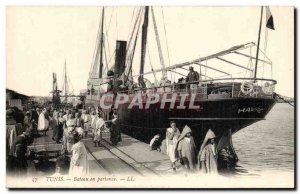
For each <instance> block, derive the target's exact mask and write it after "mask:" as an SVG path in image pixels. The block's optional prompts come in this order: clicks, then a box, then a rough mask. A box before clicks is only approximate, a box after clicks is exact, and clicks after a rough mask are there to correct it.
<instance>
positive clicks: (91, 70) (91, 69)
mask: <svg viewBox="0 0 300 194" xmlns="http://www.w3.org/2000/svg"><path fill="white" fill-rule="evenodd" d="M99 20H100V22H99V27H98V33H97V38H96V44H95V48H94V54H93V60H92V64H91V68H90V73H92V72H93V71H94V70H95V67H94V65H95V60H96V58H95V57H96V56H97V53H98V47H99V43H98V41H99V34H100V28H101V14H100V19H99ZM95 54H96V56H95Z"/></svg>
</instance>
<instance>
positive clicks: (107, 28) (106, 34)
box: [105, 8, 115, 56]
mask: <svg viewBox="0 0 300 194" xmlns="http://www.w3.org/2000/svg"><path fill="white" fill-rule="evenodd" d="M114 10H115V9H114V8H113V10H112V12H111V14H110V19H109V23H108V27H107V24H106V22H105V27H106V30H105V37H106V40H107V41H106V43H107V51H108V56H111V55H110V46H109V40H108V32H109V29H110V24H111V19H112V16H113V13H114Z"/></svg>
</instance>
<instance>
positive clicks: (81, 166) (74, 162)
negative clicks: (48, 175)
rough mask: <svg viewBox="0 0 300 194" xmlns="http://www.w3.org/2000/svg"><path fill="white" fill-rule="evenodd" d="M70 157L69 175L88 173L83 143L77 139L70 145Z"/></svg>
mask: <svg viewBox="0 0 300 194" xmlns="http://www.w3.org/2000/svg"><path fill="white" fill-rule="evenodd" d="M71 150H72V157H71V162H70V170H69V175H70V176H86V175H88V173H89V161H88V158H87V150H86V148H85V146H84V144H83V143H82V142H81V141H79V142H77V143H75V144H74V145H73V146H72V149H71Z"/></svg>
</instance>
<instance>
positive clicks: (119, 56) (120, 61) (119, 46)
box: [114, 40, 127, 89]
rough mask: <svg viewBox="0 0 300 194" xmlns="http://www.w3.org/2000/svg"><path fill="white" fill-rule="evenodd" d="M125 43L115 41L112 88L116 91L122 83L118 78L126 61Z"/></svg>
mask: <svg viewBox="0 0 300 194" xmlns="http://www.w3.org/2000/svg"><path fill="white" fill-rule="evenodd" d="M126 46H127V42H126V41H121V40H117V43H116V58H115V70H114V80H115V83H114V86H115V87H114V88H115V89H117V88H118V87H119V86H120V85H121V84H122V83H121V80H120V81H118V79H120V76H121V75H122V74H123V72H124V71H125V61H126Z"/></svg>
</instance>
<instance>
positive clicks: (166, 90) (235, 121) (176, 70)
mask: <svg viewBox="0 0 300 194" xmlns="http://www.w3.org/2000/svg"><path fill="white" fill-rule="evenodd" d="M105 9H106V8H102V12H101V16H102V17H101V21H100V25H99V30H98V37H97V42H96V49H95V53H94V58H93V62H92V68H91V72H90V74H89V79H88V83H87V87H88V93H87V94H86V99H85V106H86V107H88V106H94V107H99V102H100V99H101V97H102V96H103V95H105V94H107V93H111V94H113V95H114V96H116V95H117V94H118V93H122V94H128V95H129V101H128V102H126V103H123V104H120V105H119V106H118V107H113V106H111V107H110V108H108V109H103V108H102V111H103V112H104V113H105V115H106V116H107V119H109V118H108V117H109V116H108V115H109V113H110V111H111V109H113V108H116V110H117V114H118V118H119V121H120V127H121V130H122V132H123V133H125V134H128V135H130V136H132V137H135V138H137V139H139V140H141V141H143V142H146V143H149V142H150V140H151V138H152V137H153V136H154V135H156V134H160V135H161V136H162V137H164V136H165V132H166V128H167V127H169V125H170V124H169V123H170V121H175V122H176V124H177V127H178V128H179V129H180V130H182V129H183V127H184V126H185V125H188V126H189V127H190V128H191V129H192V133H193V136H194V139H195V143H196V146H197V147H199V146H200V145H201V142H202V141H203V139H204V136H205V134H206V132H207V130H208V129H211V130H212V131H213V132H214V133H215V134H216V136H217V141H218V142H219V145H218V148H219V149H221V148H222V147H224V146H230V147H232V143H231V137H232V134H234V133H237V132H238V131H239V130H241V129H243V128H245V127H247V126H249V125H251V124H253V123H255V122H258V121H261V120H264V119H265V117H266V115H267V114H268V113H269V111H270V110H271V109H272V107H273V106H274V104H275V97H274V89H275V85H276V80H273V79H271V78H258V77H257V72H258V71H259V68H258V67H261V66H263V65H272V62H271V60H270V59H269V58H268V57H267V56H266V55H265V53H264V52H262V51H261V50H260V49H259V41H258V43H257V44H256V43H254V42H249V43H246V44H241V45H237V46H233V47H231V48H228V49H226V50H223V51H220V52H216V53H214V54H212V55H209V56H204V57H200V58H196V59H194V60H190V61H188V62H183V63H177V64H173V65H169V66H166V65H165V64H164V60H163V59H164V58H163V55H162V49H161V48H162V45H161V42H160V35H159V33H158V30H157V28H158V25H157V21H156V15H155V12H154V9H153V8H152V7H148V6H146V7H141V8H135V14H134V16H136V17H135V18H134V20H133V21H134V22H133V25H132V26H133V28H132V29H131V35H130V36H129V39H128V40H127V41H124V40H123V41H120V40H117V41H116V47H115V55H114V58H115V61H114V64H113V65H112V66H111V67H108V64H107V61H108V60H107V58H106V55H107V53H106V52H107V49H106V47H105V45H106V44H105V41H107V39H105V36H106V35H107V34H106V33H105V25H104V24H105ZM262 9H263V8H262ZM262 14H263V13H262ZM150 19H151V21H152V22H151V23H152V24H153V26H154V27H153V28H154V33H155V37H156V41H157V42H156V43H157V50H156V52H158V54H159V57H160V62H161V68H159V69H153V68H152V65H151V64H150V65H151V71H149V72H145V71H144V67H145V64H146V63H145V60H146V55H147V49H148V47H147V44H148V41H147V37H148V25H149V20H150ZM262 27H263V26H262V25H261V26H260V31H261V28H262ZM259 37H260V32H259ZM137 45H140V49H141V51H140V52H138V51H136V48H137ZM252 49H253V50H255V51H257V53H256V57H255V56H252V55H251V54H249V53H251V52H249V51H250V50H252ZM137 53H138V54H140V59H139V60H140V71H139V73H138V74H137V75H133V71H132V69H133V58H134V57H135V56H136V55H137ZM227 56H231V57H230V59H229V58H227ZM259 56H260V57H259ZM235 57H236V58H241V59H243V61H245V60H247V64H246V65H245V64H240V63H239V62H235V61H233V59H234V58H235ZM208 61H209V63H208ZM214 62H216V63H217V62H218V63H222V65H228V66H232V68H236V69H240V70H241V71H243V72H244V76H237V77H235V76H234V74H231V73H230V72H228V71H225V70H223V69H220V68H216V67H214V66H212V65H210V64H212V63H214ZM105 64H106V65H105ZM254 64H255V65H254ZM148 65H149V64H148ZM190 66H193V67H198V68H197V70H198V69H199V70H200V71H197V70H196V71H197V72H198V73H199V74H200V80H199V81H196V82H192V83H186V82H185V81H184V79H181V80H179V81H178V82H177V80H176V82H175V81H174V80H173V81H169V80H170V78H169V77H168V74H170V73H172V75H177V76H183V77H186V76H187V73H188V69H189V67H190ZM104 69H105V70H104ZM194 69H196V68H194ZM228 69H230V68H228ZM208 72H210V73H208ZM157 73H161V74H162V78H161V80H160V81H157V79H156V76H157ZM216 74H218V75H221V76H219V77H216V76H215V75H216ZM146 76H153V77H154V79H152V80H155V81H152V82H151V81H150V80H151V78H146ZM190 84H196V85H197V88H196V89H193V90H191V89H190ZM154 93H156V94H158V95H159V97H160V98H159V100H158V102H157V103H153V104H151V105H150V107H149V108H145V104H146V102H147V99H148V98H149V96H151V95H150V94H154ZM136 94H140V95H141V96H142V104H143V108H140V107H138V106H135V107H133V108H131V109H130V108H128V106H129V104H130V101H131V100H132V98H134V96H135V95H136ZM174 94H178V95H177V97H176V99H174V100H175V103H174V104H172V102H170V101H167V102H166V104H165V106H164V108H161V103H162V98H163V96H164V95H166V96H167V97H168V98H171V97H172V95H174ZM183 96H184V98H185V100H184V106H185V108H180V109H179V108H178V106H179V105H183V104H180V101H181V98H183ZM113 100H114V99H113ZM191 100H193V105H194V106H196V107H198V108H196V109H190V108H189V106H188V105H189V104H190V102H191ZM232 148H233V147H232Z"/></svg>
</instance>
